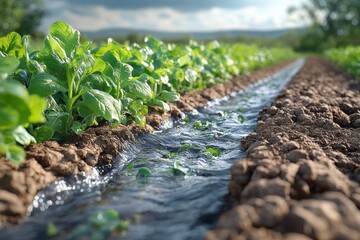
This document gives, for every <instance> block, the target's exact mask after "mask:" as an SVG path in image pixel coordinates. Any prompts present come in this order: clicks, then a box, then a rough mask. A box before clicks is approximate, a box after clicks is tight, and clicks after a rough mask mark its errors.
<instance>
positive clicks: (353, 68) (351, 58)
mask: <svg viewBox="0 0 360 240" xmlns="http://www.w3.org/2000/svg"><path fill="white" fill-rule="evenodd" d="M325 56H326V57H327V58H329V59H330V60H332V61H333V62H335V63H337V64H339V65H340V66H342V67H343V68H345V69H346V70H347V71H348V72H350V73H351V74H353V75H355V76H357V77H360V47H353V46H350V47H346V48H333V49H329V50H327V51H326V52H325Z"/></svg>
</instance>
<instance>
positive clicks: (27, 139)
mask: <svg viewBox="0 0 360 240" xmlns="http://www.w3.org/2000/svg"><path fill="white" fill-rule="evenodd" d="M11 134H12V136H13V137H14V139H15V141H16V142H18V143H19V144H21V145H29V144H30V143H36V140H35V138H34V137H33V136H31V135H30V133H28V131H26V129H25V128H24V127H21V126H19V127H17V128H16V129H15V130H13V131H12V133H11Z"/></svg>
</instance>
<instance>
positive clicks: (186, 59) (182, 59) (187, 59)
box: [178, 55, 192, 67]
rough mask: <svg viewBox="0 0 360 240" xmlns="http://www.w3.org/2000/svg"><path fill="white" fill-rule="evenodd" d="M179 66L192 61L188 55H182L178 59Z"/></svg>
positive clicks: (189, 63)
mask: <svg viewBox="0 0 360 240" xmlns="http://www.w3.org/2000/svg"><path fill="white" fill-rule="evenodd" d="M178 63H179V67H183V66H185V65H191V63H192V61H191V58H190V56H189V55H183V56H181V57H180V58H179V59H178Z"/></svg>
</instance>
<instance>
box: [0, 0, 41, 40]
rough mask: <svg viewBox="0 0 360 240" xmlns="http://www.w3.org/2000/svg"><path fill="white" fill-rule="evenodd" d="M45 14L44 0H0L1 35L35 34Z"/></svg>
mask: <svg viewBox="0 0 360 240" xmlns="http://www.w3.org/2000/svg"><path fill="white" fill-rule="evenodd" d="M43 16H44V8H43V1H42V0H0V36H4V35H6V34H8V33H10V32H12V31H16V32H18V33H20V34H22V35H23V34H34V33H35V32H36V31H37V29H38V27H39V26H40V23H41V19H42V17H43Z"/></svg>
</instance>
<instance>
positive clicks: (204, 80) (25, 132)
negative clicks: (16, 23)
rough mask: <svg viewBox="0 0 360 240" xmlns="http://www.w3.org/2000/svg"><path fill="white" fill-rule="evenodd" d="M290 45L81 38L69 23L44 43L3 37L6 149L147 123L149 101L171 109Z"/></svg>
mask: <svg viewBox="0 0 360 240" xmlns="http://www.w3.org/2000/svg"><path fill="white" fill-rule="evenodd" d="M292 54H293V53H292V52H291V51H290V50H287V49H264V48H259V47H256V46H247V45H241V44H234V45H222V44H219V43H218V42H216V41H214V42H211V43H208V44H199V43H197V42H195V41H191V42H190V43H189V44H188V45H175V44H164V43H163V42H161V41H159V40H157V39H155V38H154V37H151V36H150V37H147V38H146V39H145V43H144V45H142V46H140V45H138V44H133V45H131V46H130V45H129V44H126V45H121V44H119V43H117V42H115V41H113V40H112V39H109V40H108V42H107V43H105V44H103V45H100V46H97V45H93V44H92V43H91V42H89V41H85V42H81V41H80V32H79V31H77V30H75V29H73V28H72V27H71V26H69V25H67V24H66V23H64V22H56V23H54V24H53V25H52V26H51V27H50V31H49V34H48V35H47V36H46V37H45V39H44V45H43V47H42V48H41V49H39V50H36V51H32V50H31V47H30V46H29V38H28V36H24V37H21V36H20V35H19V34H17V33H14V32H13V33H10V34H9V35H7V36H4V37H2V38H0V103H1V105H0V114H1V118H0V155H5V156H6V158H8V159H9V160H12V161H18V162H19V161H21V160H22V159H23V158H24V155H25V152H24V151H23V150H22V148H20V147H19V146H18V144H20V145H27V144H30V143H32V142H42V141H46V140H49V139H55V140H61V139H64V138H66V137H67V136H68V135H70V134H74V133H75V134H81V133H82V132H83V131H84V130H85V129H86V128H87V127H89V126H95V125H98V124H99V123H101V122H108V123H113V124H114V125H119V124H128V123H129V122H132V121H135V122H136V123H137V124H139V125H140V126H144V125H145V124H146V115H147V113H148V108H149V107H154V106H158V107H160V108H162V109H163V110H164V111H169V105H168V102H172V101H176V100H177V99H178V98H179V97H180V95H179V94H180V93H182V92H184V91H192V90H195V89H202V88H206V87H209V86H210V85H212V84H214V83H220V82H223V81H224V80H226V79H229V78H231V77H232V76H234V75H238V74H241V73H244V72H247V71H250V70H253V69H256V68H260V67H264V66H266V65H269V64H271V63H274V62H277V61H280V60H283V59H285V58H288V57H289V56H292Z"/></svg>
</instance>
